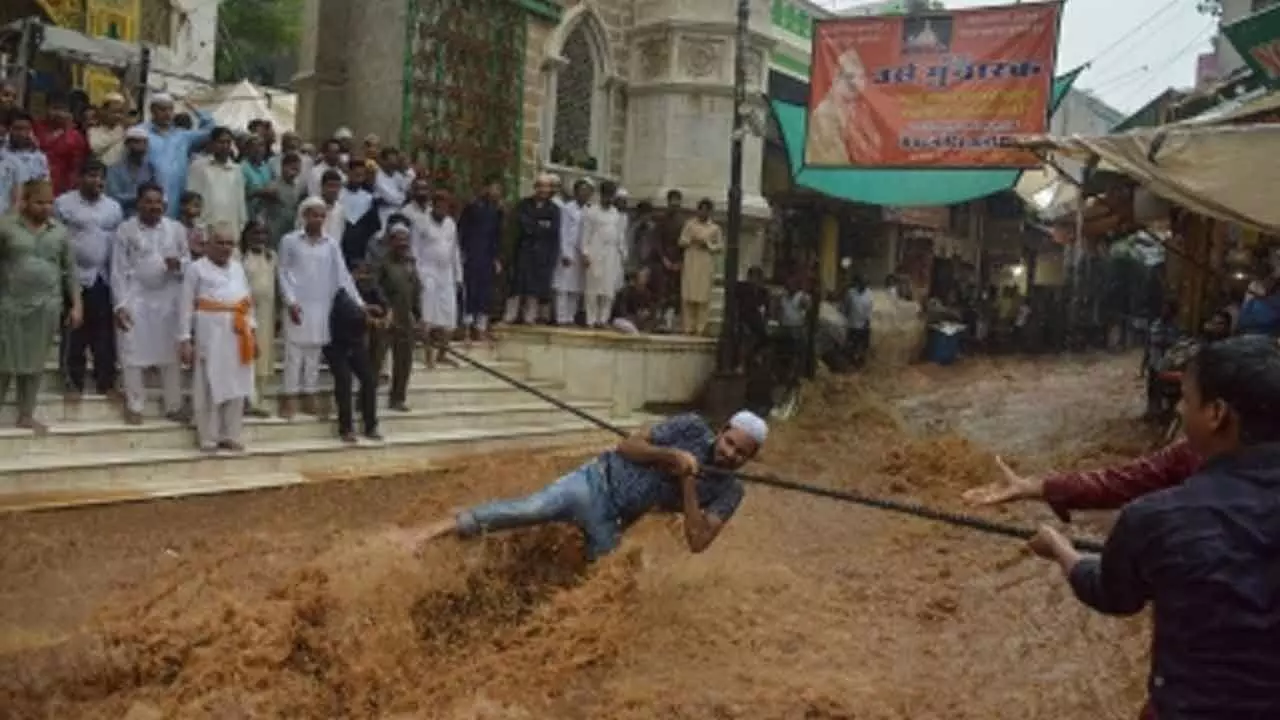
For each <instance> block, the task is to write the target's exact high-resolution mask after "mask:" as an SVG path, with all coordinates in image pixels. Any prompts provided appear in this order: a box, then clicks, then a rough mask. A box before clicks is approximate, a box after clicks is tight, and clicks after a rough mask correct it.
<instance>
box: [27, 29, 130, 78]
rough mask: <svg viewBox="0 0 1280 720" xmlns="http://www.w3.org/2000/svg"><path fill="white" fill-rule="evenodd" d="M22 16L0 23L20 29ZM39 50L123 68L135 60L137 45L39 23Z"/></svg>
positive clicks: (76, 61)
mask: <svg viewBox="0 0 1280 720" xmlns="http://www.w3.org/2000/svg"><path fill="white" fill-rule="evenodd" d="M23 22H25V21H23V20H15V21H14V22H11V23H9V24H8V25H6V26H5V27H4V30H5V31H6V32H7V33H14V32H22V24H23ZM40 32H41V35H42V36H43V38H42V39H41V41H40V48H39V50H40V52H46V53H49V54H51V55H57V56H58V57H60V58H63V59H65V60H68V61H70V62H75V63H81V64H84V65H94V66H97V67H104V68H113V69H115V70H124V69H126V68H128V67H129V66H130V65H132V64H133V63H135V62H137V60H138V58H139V57H140V56H141V52H142V51H141V49H140V48H139V47H138V46H137V45H134V44H132V43H127V42H121V41H119V40H113V39H111V38H102V37H89V36H88V35H85V34H83V33H79V32H76V31H75V30H68V29H66V28H62V27H58V26H57V25H48V24H44V23H41V24H40Z"/></svg>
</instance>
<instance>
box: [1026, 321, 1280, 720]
mask: <svg viewBox="0 0 1280 720" xmlns="http://www.w3.org/2000/svg"><path fill="white" fill-rule="evenodd" d="M1277 408H1280V347H1277V346H1276V344H1275V342H1274V341H1272V340H1270V339H1269V338H1265V337H1260V336H1244V337H1237V338H1232V339H1230V340H1224V341H1222V342H1218V343H1212V344H1209V345H1205V346H1203V347H1202V348H1200V350H1199V351H1198V352H1197V353H1196V354H1195V355H1194V356H1193V358H1192V360H1191V361H1190V363H1189V365H1188V367H1187V370H1186V372H1185V373H1184V374H1183V378H1182V400H1181V402H1180V403H1179V406H1178V411H1179V413H1180V414H1181V416H1182V421H1183V427H1184V428H1185V430H1186V436H1187V442H1188V444H1189V446H1190V449H1191V450H1192V451H1194V452H1195V453H1196V454H1197V455H1199V456H1200V457H1203V458H1205V462H1204V463H1203V464H1202V465H1201V466H1200V468H1199V469H1198V470H1196V471H1195V472H1194V473H1193V474H1192V475H1191V477H1190V478H1188V479H1187V480H1186V481H1185V482H1183V483H1182V484H1181V485H1178V486H1175V487H1172V488H1168V489H1165V490H1161V491H1157V492H1152V493H1149V494H1147V495H1144V496H1143V497H1142V498H1140V499H1137V500H1135V501H1133V502H1131V503H1129V504H1128V505H1126V506H1125V507H1124V509H1123V510H1121V511H1120V515H1119V517H1118V518H1117V519H1116V523H1115V526H1114V527H1113V528H1112V530H1111V533H1110V535H1109V536H1108V537H1107V542H1106V544H1105V546H1104V547H1103V550H1102V553H1101V554H1100V555H1081V554H1080V553H1079V552H1077V551H1076V549H1075V548H1074V547H1073V546H1072V544H1071V542H1070V541H1069V540H1067V539H1066V538H1065V537H1063V536H1062V534H1060V533H1059V532H1058V531H1056V530H1054V529H1053V528H1051V527H1049V526H1043V527H1041V529H1040V532H1039V533H1038V534H1037V535H1036V536H1035V537H1034V538H1032V540H1031V542H1030V546H1031V549H1032V550H1033V551H1034V552H1035V553H1036V554H1037V555H1040V556H1041V557H1044V558H1047V559H1050V560H1053V561H1055V562H1056V563H1057V564H1058V565H1059V566H1060V567H1061V568H1062V572H1063V574H1064V575H1065V576H1066V578H1067V580H1068V583H1069V584H1070V586H1071V589H1072V591H1073V592H1074V593H1075V595H1076V597H1077V598H1079V600H1080V601H1081V602H1083V603H1084V604H1086V605H1088V606H1089V607H1091V608H1093V609H1094V610H1097V611H1098V612H1101V613H1104V614H1107V615H1133V614H1136V613H1138V612H1140V611H1141V610H1142V609H1143V608H1144V607H1146V605H1147V604H1151V605H1152V606H1153V607H1154V609H1155V623H1154V628H1153V633H1154V636H1155V638H1154V642H1153V644H1152V654H1151V655H1152V656H1151V673H1150V680H1149V683H1148V689H1149V694H1150V704H1149V706H1148V708H1147V710H1146V711H1144V717H1146V718H1159V719H1160V720H1202V719H1203V720H1209V719H1210V718H1233V719H1235V720H1263V719H1264V718H1266V719H1268V720H1270V719H1271V718H1280V651H1277V648H1280V572H1277V570H1280V412H1278V411H1277Z"/></svg>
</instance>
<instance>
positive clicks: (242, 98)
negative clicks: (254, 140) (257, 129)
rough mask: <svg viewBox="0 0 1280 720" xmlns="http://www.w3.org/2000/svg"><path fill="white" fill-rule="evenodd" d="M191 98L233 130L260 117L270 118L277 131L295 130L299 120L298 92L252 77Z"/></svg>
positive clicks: (216, 119) (246, 127)
mask: <svg viewBox="0 0 1280 720" xmlns="http://www.w3.org/2000/svg"><path fill="white" fill-rule="evenodd" d="M191 100H192V101H193V102H194V103H195V104H196V105H198V106H199V107H200V109H201V110H203V111H204V112H207V113H209V114H210V115H212V116H213V119H214V122H216V123H217V124H218V125H222V126H225V127H228V128H231V129H232V130H237V131H243V130H246V129H248V127H249V121H251V120H255V119H258V118H264V119H267V120H270V121H271V124H272V125H274V126H275V129H276V132H277V133H282V132H287V131H292V130H293V129H294V126H295V123H296V113H297V107H298V96H297V95H295V94H294V93H291V92H288V91H286V90H277V89H275V88H269V87H262V86H260V85H255V84H253V83H251V82H249V81H248V80H241V81H240V82H238V83H230V84H227V85H219V86H217V87H215V88H212V89H210V90H207V91H204V92H199V93H194V94H192V96H191Z"/></svg>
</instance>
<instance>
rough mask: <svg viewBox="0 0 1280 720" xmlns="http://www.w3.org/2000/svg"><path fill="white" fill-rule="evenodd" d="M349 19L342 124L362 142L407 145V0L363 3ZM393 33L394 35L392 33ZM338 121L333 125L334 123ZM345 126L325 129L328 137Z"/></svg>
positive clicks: (321, 129) (368, 0)
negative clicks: (370, 137) (403, 133)
mask: <svg viewBox="0 0 1280 720" xmlns="http://www.w3.org/2000/svg"><path fill="white" fill-rule="evenodd" d="M358 5H359V7H358V8H353V10H352V11H351V12H350V15H349V17H348V18H347V40H346V42H345V46H346V52H347V57H348V58H359V62H351V61H348V62H347V63H345V70H346V73H345V78H346V93H345V95H344V98H343V110H344V112H343V113H342V117H341V119H340V120H338V122H339V123H340V125H343V126H346V127H348V128H350V129H351V130H352V131H353V132H354V133H355V134H356V139H357V140H360V139H363V138H364V136H365V135H367V134H369V133H373V134H375V135H377V136H378V137H379V138H380V139H381V140H382V143H383V145H385V146H392V147H394V146H398V145H399V144H400V142H401V138H400V126H401V121H402V115H403V109H404V63H405V31H406V28H405V24H406V21H407V20H406V18H407V11H408V3H406V2H405V0H360V2H359V3H358ZM388 29H390V31H388ZM331 122H332V121H331ZM340 125H333V126H332V127H327V128H326V127H320V128H318V130H319V132H320V133H322V134H324V135H328V134H329V133H331V132H333V131H334V130H337V129H338V127H339V126H340Z"/></svg>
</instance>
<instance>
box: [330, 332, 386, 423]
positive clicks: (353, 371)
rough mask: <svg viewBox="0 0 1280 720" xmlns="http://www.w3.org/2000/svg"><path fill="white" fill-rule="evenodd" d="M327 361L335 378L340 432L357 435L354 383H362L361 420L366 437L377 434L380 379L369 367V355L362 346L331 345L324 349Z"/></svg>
mask: <svg viewBox="0 0 1280 720" xmlns="http://www.w3.org/2000/svg"><path fill="white" fill-rule="evenodd" d="M324 359H325V361H326V362H328V363H329V372H331V373H332V374H333V399H334V402H335V403H336V404H337V406H338V432H339V434H342V435H348V434H350V433H353V432H355V419H354V418H353V417H352V413H351V391H352V389H353V388H352V387H351V381H352V378H353V377H354V379H355V380H357V381H359V383H360V417H361V420H362V421H363V422H364V432H365V434H366V435H368V434H371V433H374V432H377V430H378V376H377V375H374V374H373V367H372V365H370V363H369V351H368V350H367V349H366V348H365V347H364V345H363V344H348V343H330V344H328V345H325V346H324Z"/></svg>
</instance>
